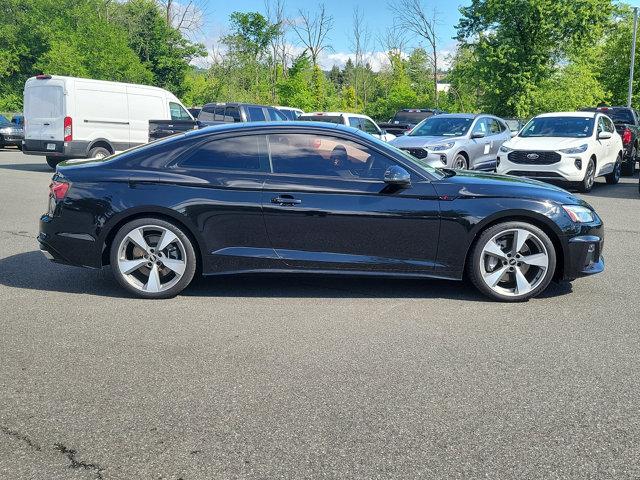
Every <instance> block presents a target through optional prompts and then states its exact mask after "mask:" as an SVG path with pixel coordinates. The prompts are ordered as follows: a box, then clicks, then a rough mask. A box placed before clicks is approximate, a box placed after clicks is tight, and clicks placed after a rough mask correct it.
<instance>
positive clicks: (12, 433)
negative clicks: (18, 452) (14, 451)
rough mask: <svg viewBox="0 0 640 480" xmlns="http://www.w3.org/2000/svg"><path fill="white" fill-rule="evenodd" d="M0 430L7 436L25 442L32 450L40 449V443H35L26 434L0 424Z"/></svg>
mask: <svg viewBox="0 0 640 480" xmlns="http://www.w3.org/2000/svg"><path fill="white" fill-rule="evenodd" d="M0 432H2V433H4V434H5V435H8V436H9V437H13V438H15V439H16V440H20V441H21V442H22V443H24V444H26V445H27V446H29V448H32V449H33V450H36V451H38V452H39V451H40V450H41V448H40V445H38V444H37V443H35V442H34V441H33V440H31V439H30V438H29V437H27V436H26V435H23V434H22V433H20V432H16V431H15V430H11V429H10V428H9V427H6V426H4V425H0Z"/></svg>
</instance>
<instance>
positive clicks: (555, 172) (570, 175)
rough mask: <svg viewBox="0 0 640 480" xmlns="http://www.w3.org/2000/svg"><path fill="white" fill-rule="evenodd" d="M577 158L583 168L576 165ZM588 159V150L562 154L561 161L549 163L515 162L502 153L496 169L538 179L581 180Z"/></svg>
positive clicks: (498, 171)
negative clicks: (579, 152) (580, 152)
mask: <svg viewBox="0 0 640 480" xmlns="http://www.w3.org/2000/svg"><path fill="white" fill-rule="evenodd" d="M576 160H580V161H581V162H582V166H581V168H578V167H577V166H576ZM588 161H589V156H588V155H587V153H586V152H585V153H583V154H577V155H566V154H561V158H560V161H558V162H555V163H552V164H549V165H544V164H530V163H515V162H512V161H511V160H509V158H508V154H505V153H500V154H499V155H498V166H497V168H496V170H497V173H499V174H501V175H514V176H518V177H529V178H535V179H536V180H549V181H560V182H581V181H583V180H584V176H585V173H586V169H587V163H588Z"/></svg>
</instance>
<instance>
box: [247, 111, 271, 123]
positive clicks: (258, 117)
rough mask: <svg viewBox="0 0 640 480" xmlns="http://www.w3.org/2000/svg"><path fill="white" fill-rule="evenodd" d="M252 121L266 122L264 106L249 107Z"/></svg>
mask: <svg viewBox="0 0 640 480" xmlns="http://www.w3.org/2000/svg"><path fill="white" fill-rule="evenodd" d="M247 111H248V112H249V121H250V122H266V120H267V119H266V118H265V116H264V111H263V110H262V107H247Z"/></svg>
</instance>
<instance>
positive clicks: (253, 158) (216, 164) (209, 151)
mask: <svg viewBox="0 0 640 480" xmlns="http://www.w3.org/2000/svg"><path fill="white" fill-rule="evenodd" d="M263 138H264V137H261V136H259V135H245V136H242V137H228V138H221V139H217V140H211V141H209V142H207V143H205V144H202V145H200V146H199V147H197V148H196V149H195V150H193V151H191V152H189V153H188V154H187V155H186V156H185V158H183V159H182V160H181V161H180V166H181V167H184V168H199V169H200V168H202V169H211V170H250V171H256V172H257V171H260V170H261V166H260V165H261V155H262V153H261V148H260V144H261V139H263Z"/></svg>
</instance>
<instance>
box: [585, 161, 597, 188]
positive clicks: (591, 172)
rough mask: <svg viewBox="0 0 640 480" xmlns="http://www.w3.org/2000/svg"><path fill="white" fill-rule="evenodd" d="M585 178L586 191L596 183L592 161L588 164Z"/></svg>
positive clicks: (594, 167)
mask: <svg viewBox="0 0 640 480" xmlns="http://www.w3.org/2000/svg"><path fill="white" fill-rule="evenodd" d="M585 178H586V180H587V184H586V187H587V189H590V188H591V187H593V184H594V183H595V181H596V166H595V164H594V163H593V160H592V161H590V162H589V166H588V167H587V172H586V173H585Z"/></svg>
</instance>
